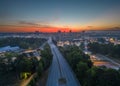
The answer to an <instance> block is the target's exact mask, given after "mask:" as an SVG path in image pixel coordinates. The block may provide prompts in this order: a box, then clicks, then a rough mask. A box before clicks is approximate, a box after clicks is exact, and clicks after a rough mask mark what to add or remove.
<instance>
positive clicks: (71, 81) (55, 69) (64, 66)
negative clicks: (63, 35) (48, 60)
mask: <svg viewBox="0 0 120 86" xmlns="http://www.w3.org/2000/svg"><path fill="white" fill-rule="evenodd" d="M48 43H49V45H50V47H51V50H52V54H53V61H52V65H51V67H50V70H49V75H48V80H47V84H46V86H81V85H80V83H79V82H78V80H77V78H76V76H75V75H74V73H73V71H72V69H71V68H70V66H69V65H68V63H67V62H66V60H65V59H64V57H63V56H62V55H61V53H60V51H59V50H58V48H57V47H56V46H55V45H54V44H53V43H52V41H51V40H49V41H48Z"/></svg>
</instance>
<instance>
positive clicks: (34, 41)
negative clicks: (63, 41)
mask: <svg viewBox="0 0 120 86" xmlns="http://www.w3.org/2000/svg"><path fill="white" fill-rule="evenodd" d="M45 41H46V39H43V38H12V37H10V38H0V47H3V46H8V45H10V46H19V47H20V48H24V49H27V48H38V47H39V46H40V45H41V44H42V43H44V42H45Z"/></svg>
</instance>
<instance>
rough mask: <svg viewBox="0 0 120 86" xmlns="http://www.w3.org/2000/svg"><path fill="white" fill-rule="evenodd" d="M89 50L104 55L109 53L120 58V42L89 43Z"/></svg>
mask: <svg viewBox="0 0 120 86" xmlns="http://www.w3.org/2000/svg"><path fill="white" fill-rule="evenodd" d="M88 46H89V50H90V51H92V52H94V53H101V54H104V55H109V56H112V57H115V58H120V44H119V45H113V44H111V43H109V44H99V43H97V42H94V43H89V44H88Z"/></svg>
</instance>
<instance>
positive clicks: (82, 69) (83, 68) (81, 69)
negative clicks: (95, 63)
mask: <svg viewBox="0 0 120 86" xmlns="http://www.w3.org/2000/svg"><path fill="white" fill-rule="evenodd" d="M88 69H89V67H88V65H87V64H86V63H84V62H79V63H78V64H77V71H76V74H77V77H78V79H79V81H80V82H81V84H83V83H84V80H85V78H86V72H87V70H88Z"/></svg>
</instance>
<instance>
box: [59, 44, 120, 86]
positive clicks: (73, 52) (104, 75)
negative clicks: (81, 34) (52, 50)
mask: <svg viewBox="0 0 120 86" xmlns="http://www.w3.org/2000/svg"><path fill="white" fill-rule="evenodd" d="M59 49H60V51H61V52H62V54H63V55H64V57H65V58H66V60H67V61H68V63H69V64H70V66H71V67H72V69H73V71H74V73H75V74H76V77H77V78H78V80H79V82H80V84H81V86H120V83H119V82H120V71H117V70H113V69H107V68H104V67H94V66H93V65H92V62H91V61H90V59H89V58H90V57H89V56H88V55H85V54H84V53H83V52H82V51H81V50H80V49H79V48H78V47H76V46H67V47H64V48H63V47H60V48H59Z"/></svg>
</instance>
